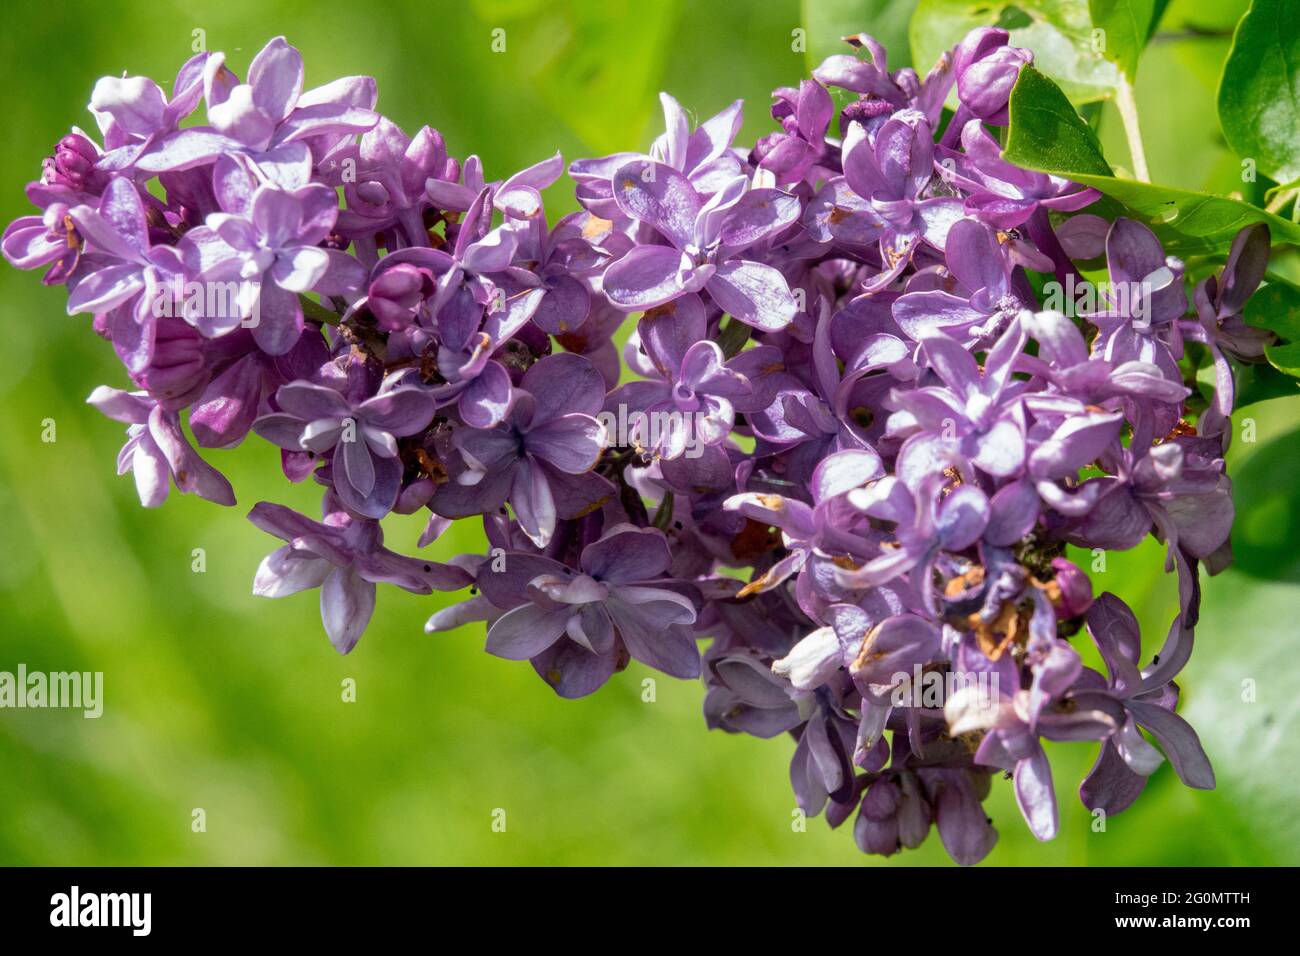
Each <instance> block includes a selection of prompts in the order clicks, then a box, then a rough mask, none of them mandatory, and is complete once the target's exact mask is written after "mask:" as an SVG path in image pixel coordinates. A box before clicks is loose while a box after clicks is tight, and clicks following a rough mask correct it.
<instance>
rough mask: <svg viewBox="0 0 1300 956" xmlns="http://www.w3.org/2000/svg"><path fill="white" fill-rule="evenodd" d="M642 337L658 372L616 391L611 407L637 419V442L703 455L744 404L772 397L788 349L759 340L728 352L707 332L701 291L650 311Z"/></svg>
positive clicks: (656, 449)
mask: <svg viewBox="0 0 1300 956" xmlns="http://www.w3.org/2000/svg"><path fill="white" fill-rule="evenodd" d="M637 330H638V341H639V343H640V347H641V348H642V349H643V350H644V352H645V355H646V358H648V359H649V361H650V366H651V369H652V371H653V373H654V374H655V375H657V376H658V377H657V378H654V379H648V380H645V381H638V382H629V383H628V384H626V385H624V386H622V387H621V388H618V389H616V390H615V391H613V392H611V393H610V394H609V397H608V398H607V399H606V400H605V412H606V414H608V415H610V416H611V417H612V418H614V419H615V420H618V418H619V417H620V415H621V416H622V417H623V418H624V419H625V420H627V421H629V423H630V424H631V428H630V429H629V431H630V434H629V435H628V436H626V437H627V440H628V442H629V443H630V444H632V445H634V446H637V447H640V448H642V449H644V450H646V451H648V452H653V453H654V454H656V455H658V456H659V457H661V458H663V459H665V460H672V459H675V458H680V457H681V456H683V455H689V456H692V457H698V456H699V455H700V454H701V452H702V449H703V448H704V447H708V446H714V445H719V444H721V443H722V442H724V441H725V440H726V439H727V437H728V435H730V434H731V430H732V427H733V426H734V425H735V420H736V413H737V412H741V413H744V412H756V411H759V410H760V409H762V408H765V407H766V406H767V404H768V403H769V402H770V401H771V395H770V389H769V388H768V386H767V383H768V380H769V379H771V378H772V377H773V375H774V373H775V371H777V370H779V369H780V368H781V353H780V351H779V350H777V349H775V348H772V347H770V346H759V347H757V348H753V349H749V350H747V351H745V352H741V353H740V354H739V355H737V356H735V357H733V358H731V359H727V358H726V357H725V356H724V355H723V352H722V349H721V348H720V347H719V346H718V344H717V343H716V342H712V341H709V340H707V339H706V337H705V335H706V331H707V319H706V312H705V308H704V305H703V303H702V302H701V301H700V299H699V297H698V296H696V295H693V294H688V295H684V296H682V297H681V298H680V299H677V300H676V301H674V302H671V303H669V304H668V305H664V306H659V307H658V308H655V309H652V310H651V311H649V312H647V313H646V315H645V317H644V318H642V319H641V321H640V323H638V326H637Z"/></svg>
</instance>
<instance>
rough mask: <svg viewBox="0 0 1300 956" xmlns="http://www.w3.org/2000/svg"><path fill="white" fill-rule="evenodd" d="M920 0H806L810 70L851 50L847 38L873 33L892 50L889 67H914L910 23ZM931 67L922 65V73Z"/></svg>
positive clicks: (805, 22)
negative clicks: (909, 44) (909, 39)
mask: <svg viewBox="0 0 1300 956" xmlns="http://www.w3.org/2000/svg"><path fill="white" fill-rule="evenodd" d="M916 4H917V0H803V26H804V29H805V30H807V41H808V47H807V50H806V56H807V60H808V69H809V70H812V69H815V68H817V67H818V66H821V63H822V60H824V59H826V58H827V57H828V56H831V55H832V54H835V53H849V52H850V50H849V47H848V46H847V45H846V44H845V43H844V41H843V39H842V38H843V37H846V36H853V35H855V34H858V33H869V34H871V35H872V36H873V37H875V38H876V39H877V40H879V41H880V42H881V43H883V44H884V46H885V49H886V50H887V51H888V52H889V68H890V69H891V70H897V69H898V68H900V67H904V66H911V65H912V61H911V56H910V52H911V51H910V50H909V49H908V44H907V25H908V23H909V22H910V21H911V19H912V13H913V12H914V11H915V10H916ZM930 66H931V64H929V63H924V64H921V74H922V76H924V75H925V70H926V69H928V68H929V67H930Z"/></svg>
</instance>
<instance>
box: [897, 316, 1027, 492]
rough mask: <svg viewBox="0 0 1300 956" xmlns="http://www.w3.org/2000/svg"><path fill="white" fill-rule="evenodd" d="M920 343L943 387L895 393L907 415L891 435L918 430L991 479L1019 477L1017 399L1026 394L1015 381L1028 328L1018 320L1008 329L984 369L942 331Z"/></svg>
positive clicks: (1022, 452) (1021, 454)
mask: <svg viewBox="0 0 1300 956" xmlns="http://www.w3.org/2000/svg"><path fill="white" fill-rule="evenodd" d="M921 344H922V349H923V352H924V354H925V356H926V360H927V361H928V362H929V364H930V367H931V368H932V369H933V371H934V373H935V374H936V375H937V376H938V377H939V379H940V380H941V381H942V382H943V385H942V386H933V385H932V386H926V387H924V388H918V389H913V390H907V391H904V390H902V389H895V390H894V393H893V399H894V401H895V403H896V404H897V405H898V406H899V407H900V408H901V409H902V411H900V412H898V413H896V415H895V416H894V419H891V421H890V428H891V430H893V431H895V432H896V433H899V434H902V433H905V432H907V431H908V430H916V426H919V430H920V431H921V432H923V433H925V434H927V435H928V436H930V437H931V439H932V440H934V441H935V442H936V444H938V445H941V446H943V447H947V448H951V449H952V450H953V451H955V452H956V453H957V454H958V455H960V456H961V457H962V458H964V459H966V460H968V461H970V462H971V463H973V464H974V465H975V466H976V467H977V468H979V469H980V470H981V471H983V472H985V473H986V474H989V475H993V476H995V477H999V478H1002V477H1006V476H1008V475H1014V474H1016V473H1017V472H1018V471H1019V470H1020V469H1021V468H1022V467H1023V466H1024V463H1025V456H1026V449H1025V438H1024V433H1025V422H1024V413H1023V411H1022V410H1021V407H1020V404H1019V402H1018V401H1017V400H1016V397H1017V393H1018V392H1019V391H1020V390H1021V389H1020V387H1019V386H1018V384H1017V382H1016V381H1015V380H1014V379H1012V377H1011V376H1012V372H1013V371H1014V368H1015V362H1016V359H1017V357H1018V356H1019V354H1020V351H1021V349H1023V348H1024V344H1025V330H1024V326H1023V324H1022V323H1021V322H1019V321H1013V322H1012V323H1011V324H1010V325H1009V326H1008V327H1007V329H1006V331H1005V332H1003V333H1002V336H1001V337H1000V338H999V339H998V340H997V342H995V343H994V344H993V346H992V347H991V348H990V349H989V351H988V355H987V357H986V358H985V359H984V366H983V368H981V367H980V365H979V363H978V362H976V361H975V356H973V355H971V353H970V352H968V351H966V349H965V348H963V347H962V346H961V345H960V344H959V343H958V342H957V340H956V339H953V338H950V337H948V336H947V335H945V334H943V333H941V332H940V333H935V334H933V335H930V336H927V337H926V338H925V339H924V340H923V342H922V343H921Z"/></svg>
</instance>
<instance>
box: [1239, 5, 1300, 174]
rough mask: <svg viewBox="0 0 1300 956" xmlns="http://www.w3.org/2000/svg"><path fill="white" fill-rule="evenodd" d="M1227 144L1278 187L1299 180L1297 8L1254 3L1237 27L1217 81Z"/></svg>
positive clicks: (1299, 41)
mask: <svg viewBox="0 0 1300 956" xmlns="http://www.w3.org/2000/svg"><path fill="white" fill-rule="evenodd" d="M1219 125H1220V126H1222V127H1223V135H1224V136H1225V137H1226V138H1227V140H1228V144H1229V145H1230V146H1231V147H1232V148H1233V149H1235V150H1236V151H1237V154H1238V155H1239V156H1241V157H1242V158H1243V159H1253V160H1255V162H1256V163H1257V164H1258V167H1259V171H1260V172H1262V173H1265V174H1267V175H1268V176H1270V177H1271V178H1273V179H1275V180H1277V181H1278V182H1280V183H1286V182H1290V181H1292V180H1293V179H1296V178H1300V10H1297V9H1296V5H1295V2H1294V0H1254V3H1252V4H1251V5H1250V9H1249V10H1248V11H1246V15H1245V16H1244V17H1242V18H1241V22H1240V23H1238V24H1237V32H1236V34H1235V36H1234V37H1233V41H1232V51H1231V52H1230V53H1229V54H1228V62H1227V63H1225V64H1224V67H1223V77H1222V78H1221V79H1220V81H1219Z"/></svg>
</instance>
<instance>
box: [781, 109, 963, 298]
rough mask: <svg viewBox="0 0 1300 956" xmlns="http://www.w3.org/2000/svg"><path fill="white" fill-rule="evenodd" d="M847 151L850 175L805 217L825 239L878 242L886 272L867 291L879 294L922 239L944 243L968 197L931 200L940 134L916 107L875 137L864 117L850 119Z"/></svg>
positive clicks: (826, 189) (829, 188) (832, 186)
mask: <svg viewBox="0 0 1300 956" xmlns="http://www.w3.org/2000/svg"><path fill="white" fill-rule="evenodd" d="M843 155H844V176H843V178H839V177H837V178H835V179H833V180H831V181H830V182H828V183H827V184H826V185H825V186H824V187H822V189H821V191H820V192H818V193H817V196H816V197H815V198H814V199H813V201H812V202H811V203H809V205H808V207H807V209H806V210H805V212H804V217H803V223H804V226H805V228H807V229H808V231H809V232H810V233H811V234H812V235H813V237H814V238H816V239H818V240H821V241H829V240H832V239H833V240H835V241H837V242H840V243H844V244H846V245H850V246H867V245H870V244H873V243H877V244H878V245H879V251H880V259H881V262H882V267H881V270H880V272H879V273H877V274H876V275H874V276H871V277H870V278H868V279H867V281H866V282H865V283H864V284H863V290H864V291H867V292H874V291H878V290H880V289H883V288H885V287H886V286H887V285H889V283H891V282H893V281H894V280H895V279H896V278H898V276H899V275H900V274H901V273H902V271H903V269H904V268H905V267H906V266H907V265H908V264H909V263H910V262H911V261H912V256H913V255H914V254H915V252H916V249H917V244H918V243H920V242H921V241H922V240H924V241H926V242H927V243H929V244H930V245H931V246H933V247H934V248H936V249H938V250H940V251H942V250H943V249H944V247H945V243H946V242H947V237H948V230H949V229H950V228H952V225H953V223H955V222H956V221H957V220H958V219H960V218H961V201H960V200H959V199H955V198H953V197H950V196H934V197H929V198H927V195H926V190H927V188H928V187H929V186H930V183H931V180H932V179H933V177H934V139H933V132H932V130H931V126H930V123H929V122H928V121H927V119H926V117H925V116H924V115H923V114H922V113H920V112H919V111H917V110H903V111H900V112H898V113H896V114H894V115H893V116H892V117H890V119H889V120H888V121H886V122H885V123H884V124H883V125H882V126H881V127H880V129H879V130H877V131H876V133H875V135H874V137H872V136H870V135H869V134H868V133H867V129H866V127H865V126H863V125H862V124H861V123H851V124H850V125H849V128H848V132H847V133H845V136H844V148H843Z"/></svg>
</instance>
